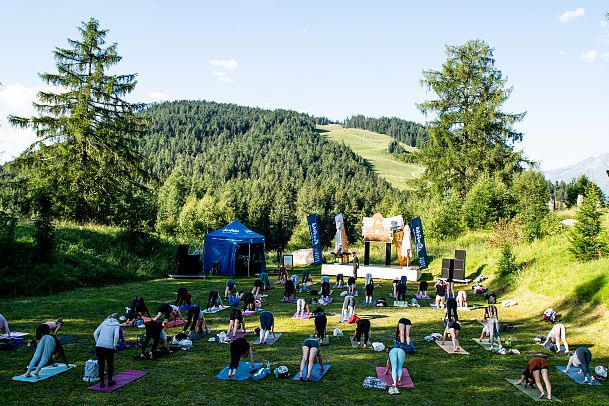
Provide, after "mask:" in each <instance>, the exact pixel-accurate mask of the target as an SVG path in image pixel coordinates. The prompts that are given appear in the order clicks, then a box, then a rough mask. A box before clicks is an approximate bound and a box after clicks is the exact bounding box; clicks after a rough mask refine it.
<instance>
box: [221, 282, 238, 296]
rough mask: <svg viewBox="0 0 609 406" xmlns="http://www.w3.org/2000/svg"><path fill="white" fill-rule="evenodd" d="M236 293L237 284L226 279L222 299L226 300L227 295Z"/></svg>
mask: <svg viewBox="0 0 609 406" xmlns="http://www.w3.org/2000/svg"><path fill="white" fill-rule="evenodd" d="M235 292H237V284H236V283H235V281H234V280H232V279H228V280H227V281H226V288H225V289H224V297H225V298H227V297H228V295H231V294H234V293H235Z"/></svg>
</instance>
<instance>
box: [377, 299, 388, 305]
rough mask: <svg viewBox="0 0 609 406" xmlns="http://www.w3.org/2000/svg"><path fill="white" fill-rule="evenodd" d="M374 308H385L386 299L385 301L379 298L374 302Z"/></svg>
mask: <svg viewBox="0 0 609 406" xmlns="http://www.w3.org/2000/svg"><path fill="white" fill-rule="evenodd" d="M376 306H377V307H387V299H385V298H384V297H379V298H378V299H377V300H376Z"/></svg>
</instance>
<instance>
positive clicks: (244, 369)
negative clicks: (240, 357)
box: [216, 361, 262, 381]
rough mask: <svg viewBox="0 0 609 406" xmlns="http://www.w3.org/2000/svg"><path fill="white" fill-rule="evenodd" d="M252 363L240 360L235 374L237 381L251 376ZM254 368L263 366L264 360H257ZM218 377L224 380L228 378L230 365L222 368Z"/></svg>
mask: <svg viewBox="0 0 609 406" xmlns="http://www.w3.org/2000/svg"><path fill="white" fill-rule="evenodd" d="M250 367H251V364H250V363H249V362H244V361H241V362H239V366H238V367H237V373H236V374H235V378H236V380H237V381H245V380H246V379H248V378H249V377H250V369H251V368H250ZM254 368H256V369H259V368H262V362H255V363H254ZM216 378H217V379H222V380H223V381H227V380H228V365H227V366H225V367H224V368H222V370H221V371H220V373H218V375H216Z"/></svg>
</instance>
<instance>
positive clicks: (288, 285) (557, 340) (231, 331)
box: [0, 257, 595, 399]
mask: <svg viewBox="0 0 609 406" xmlns="http://www.w3.org/2000/svg"><path fill="white" fill-rule="evenodd" d="M355 258H357V257H355ZM358 269H359V262H358V261H357V259H355V260H354V266H353V275H352V276H350V277H349V278H348V279H347V283H346V284H345V283H344V275H342V274H339V275H337V277H336V282H335V284H334V285H333V286H331V285H330V279H329V277H328V276H322V278H321V290H320V291H319V292H318V293H319V300H320V303H328V302H327V300H328V299H329V298H330V295H331V292H332V291H331V287H333V288H335V289H336V288H346V290H345V292H344V293H343V294H344V301H343V305H342V308H341V321H345V322H352V323H354V324H355V332H354V334H353V337H352V340H353V341H354V342H355V343H356V344H357V348H362V347H363V348H367V347H368V346H369V345H370V343H369V337H370V330H371V327H372V326H371V322H370V320H369V319H359V318H358V317H357V316H356V310H357V309H356V300H355V297H356V296H357V288H356V287H357V286H356V285H357V280H358V278H357V271H358ZM406 282H407V281H406V280H405V278H402V279H401V280H395V281H394V282H393V283H392V289H391V290H392V291H391V294H390V296H392V297H393V298H394V299H395V300H396V301H405V300H406V292H407V285H406ZM276 283H281V284H283V285H284V293H283V299H282V301H285V302H295V303H296V313H295V316H294V317H295V318H304V317H305V316H309V317H310V316H314V317H313V318H314V326H315V332H314V334H312V335H311V336H310V337H307V338H306V339H305V340H304V341H303V343H302V358H301V361H300V370H299V378H300V379H301V380H308V379H310V378H311V375H312V369H313V366H314V364H315V363H318V364H319V367H320V369H321V370H322V371H323V369H324V364H323V357H322V351H321V348H320V345H321V344H322V343H323V342H324V339H325V338H326V335H327V327H328V318H327V316H326V314H325V313H324V310H323V308H321V307H318V308H317V309H316V310H315V311H313V312H311V310H310V307H309V303H308V302H307V301H306V300H305V299H303V298H297V297H296V293H297V292H298V291H299V290H300V289H301V284H302V285H306V284H309V285H310V284H312V279H311V275H310V272H309V271H308V270H305V271H304V272H303V275H302V279H301V280H300V281H299V280H298V275H292V276H291V277H290V276H289V274H288V272H287V270H286V269H285V268H284V267H283V266H282V267H280V268H279V272H278V279H277V282H276ZM271 288H272V287H271V282H270V280H269V275H268V273H267V272H262V273H260V275H259V278H258V279H256V280H255V281H254V283H253V286H252V288H251V290H250V289H247V290H246V291H245V292H238V290H237V283H236V282H235V280H233V279H228V280H227V281H226V284H225V290H224V292H223V293H224V295H223V297H221V295H220V292H218V291H216V290H211V291H210V292H209V293H208V296H207V303H206V305H205V306H203V307H201V306H199V305H197V304H194V303H193V296H192V294H191V293H190V292H189V291H188V289H186V288H180V289H178V292H177V298H176V300H175V302H174V303H162V304H161V305H160V306H159V308H158V310H157V312H156V314H155V315H154V317H153V316H152V314H151V312H150V310H149V308H148V306H147V305H146V302H145V300H144V298H143V297H142V296H136V297H135V298H134V299H133V301H132V303H131V305H130V306H129V307H127V308H126V311H125V314H124V316H120V315H119V314H118V313H113V314H111V315H109V316H108V317H107V318H106V319H105V320H103V321H102V323H101V324H100V325H99V326H98V327H97V329H96V330H95V331H94V332H93V338H94V339H95V354H96V357H97V360H98V369H99V371H98V372H99V377H100V379H101V382H100V386H101V387H104V386H105V384H106V383H107V385H109V386H113V385H115V381H114V380H113V376H114V356H115V352H116V351H117V350H118V349H120V348H121V346H123V347H124V346H125V338H124V335H123V330H122V326H126V325H131V326H136V327H140V328H143V329H144V332H145V333H144V340H143V342H142V343H141V350H140V357H142V358H155V357H157V356H161V355H163V352H170V347H169V342H168V338H167V333H166V332H165V330H166V328H167V327H168V326H169V323H171V322H172V321H175V320H185V323H182V324H183V328H182V336H183V337H187V338H188V337H191V336H192V335H193V334H203V335H204V334H207V333H208V331H209V330H208V328H207V323H206V319H205V313H206V312H213V310H214V309H216V310H218V309H224V308H229V307H230V311H229V313H228V326H227V329H226V335H227V336H228V337H229V339H231V342H230V348H229V353H230V363H229V370H228V378H229V379H235V378H236V372H237V369H238V367H239V363H240V360H241V359H242V358H249V361H250V365H251V367H252V368H254V355H253V351H252V346H251V345H250V343H249V342H248V340H247V338H246V336H244V334H241V335H239V334H238V333H239V331H242V332H243V333H246V332H247V330H246V323H245V318H244V314H245V313H246V312H258V313H259V321H260V327H259V328H258V329H256V332H257V339H258V340H259V342H260V344H262V345H264V344H267V343H268V342H269V339H270V338H271V337H272V338H273V339H274V338H275V316H274V314H273V313H272V312H271V311H268V310H264V311H263V310H262V304H263V301H264V300H265V299H264V293H265V292H266V291H268V290H269V289H271ZM428 288H429V285H428V282H426V281H421V282H420V283H419V287H418V291H417V295H416V296H417V297H420V298H427V299H430V300H432V301H434V302H435V305H436V308H438V309H443V310H444V315H443V317H442V321H443V323H444V333H443V335H442V338H441V341H442V345H444V343H445V342H446V341H448V340H450V342H452V350H453V352H455V353H459V352H460V351H461V350H462V349H461V346H460V340H459V335H460V331H461V321H460V320H459V309H463V308H467V293H466V292H465V291H458V292H457V294H456V295H455V291H454V281H453V280H451V279H449V280H447V281H444V280H443V279H438V280H437V282H436V284H435V286H434V289H435V300H434V299H432V298H430V297H429V296H428ZM364 292H365V298H364V301H363V304H364V305H376V301H374V281H373V280H372V276H371V275H370V274H367V275H366V277H365V284H364ZM487 299H488V305H486V306H485V307H484V310H483V312H484V313H483V320H482V321H481V322H482V324H483V329H482V333H481V335H480V338H479V341H480V342H482V340H484V339H486V338H488V340H489V344H490V349H491V351H493V350H495V348H496V349H497V350H500V349H501V348H502V342H501V337H500V329H501V328H500V326H501V323H500V321H499V312H498V309H497V306H496V303H497V301H496V297H495V296H494V295H492V294H491V295H487ZM225 301H227V303H226V304H225ZM119 319H120V321H123V323H122V324H121V323H120V321H119ZM63 326H64V321H63V320H62V319H58V320H56V321H47V322H44V323H42V324H40V325H39V326H38V327H37V328H36V333H35V340H34V345H35V346H36V350H35V353H34V355H33V357H32V359H31V361H30V363H29V365H28V368H27V372H26V376H28V377H30V376H32V375H33V376H35V377H36V378H38V379H39V378H40V375H39V373H40V370H41V369H42V368H43V367H44V366H46V365H48V364H49V363H54V362H56V361H57V360H61V361H62V362H63V363H65V364H66V366H67V367H70V364H69V363H68V360H67V357H66V354H65V351H64V348H63V346H62V344H61V342H60V340H59V338H58V332H59V331H60V330H61V328H62V327H63ZM412 327H413V326H412V323H411V321H410V320H409V319H408V318H400V319H399V321H398V323H397V325H396V330H395V338H394V340H393V346H392V348H391V349H388V359H387V364H386V369H385V374H386V375H389V374H391V383H392V385H390V386H389V393H390V394H397V393H399V390H398V386H399V384H400V382H401V379H402V368H403V365H404V363H405V359H406V355H407V354H413V353H414V352H415V347H414V343H413V340H412V338H411V329H412ZM2 331H4V333H5V334H6V335H8V336H9V337H10V335H11V331H10V328H9V325H8V322H7V320H6V319H5V318H4V317H3V316H2V315H0V332H2ZM566 335H567V334H566V327H565V325H564V324H554V325H553V326H552V328H551V330H550V332H549V333H548V334H547V335H546V338H545V342H543V343H542V345H544V346H545V347H546V348H548V349H550V350H553V351H556V352H557V353H563V354H564V353H567V354H568V353H569V344H568V342H567V338H566ZM149 345H150V349H148V348H149ZM160 345H161V347H160V348H159V346H160ZM354 346H355V344H354ZM591 357H592V354H591V352H590V350H589V349H588V348H586V347H580V348H577V349H576V350H575V352H574V353H572V354H571V356H570V359H569V361H568V365H567V370H566V371H565V372H568V371H569V369H570V368H571V367H575V368H580V371H581V374H583V376H584V382H593V381H594V379H595V377H594V373H593V372H592V371H591V369H590V362H591ZM106 369H107V374H106V375H105V370H106ZM533 383H534V384H535V385H536V387H537V388H538V389H539V391H540V396H539V397H540V398H547V399H551V398H552V385H551V383H550V375H549V364H548V362H547V361H546V360H545V359H544V358H542V357H533V358H531V359H530V361H529V362H528V364H527V365H526V368H525V369H524V372H523V373H522V376H521V378H520V379H519V381H518V382H517V384H519V385H520V384H525V385H530V384H533Z"/></svg>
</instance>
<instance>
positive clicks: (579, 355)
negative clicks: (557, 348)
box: [563, 347, 595, 383]
mask: <svg viewBox="0 0 609 406" xmlns="http://www.w3.org/2000/svg"><path fill="white" fill-rule="evenodd" d="M590 361H592V353H591V352H590V350H589V349H587V348H586V347H579V348H578V349H576V350H575V352H574V353H573V355H571V358H569V363H568V364H567V367H566V368H565V370H564V371H563V372H564V373H565V374H566V373H568V372H569V369H570V368H571V365H573V366H574V367H575V368H579V373H580V374H583V375H584V383H588V379H590V383H592V382H594V380H595V377H594V374H593V373H592V372H591V371H590Z"/></svg>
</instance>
